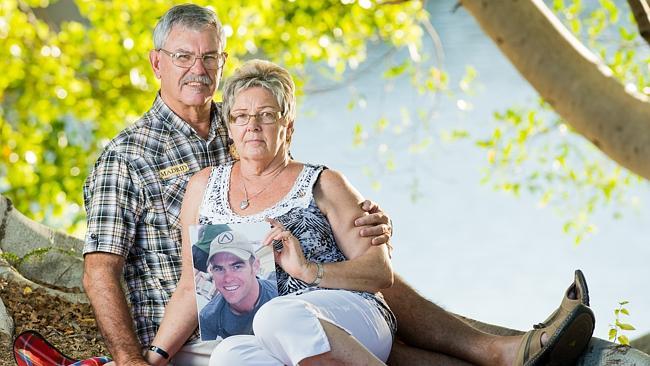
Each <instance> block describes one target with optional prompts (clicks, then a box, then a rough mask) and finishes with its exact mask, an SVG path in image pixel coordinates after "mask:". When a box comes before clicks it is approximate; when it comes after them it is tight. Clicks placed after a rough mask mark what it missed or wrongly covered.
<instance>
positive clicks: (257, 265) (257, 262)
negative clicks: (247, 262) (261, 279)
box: [253, 258, 260, 275]
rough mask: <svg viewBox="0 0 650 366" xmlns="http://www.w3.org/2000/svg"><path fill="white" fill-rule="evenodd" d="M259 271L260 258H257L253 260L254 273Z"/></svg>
mask: <svg viewBox="0 0 650 366" xmlns="http://www.w3.org/2000/svg"><path fill="white" fill-rule="evenodd" d="M259 271H260V260H259V259H257V258H255V261H253V273H255V274H256V275H257V274H258V272H259Z"/></svg>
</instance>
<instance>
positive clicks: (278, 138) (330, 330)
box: [154, 60, 395, 365]
mask: <svg viewBox="0 0 650 366" xmlns="http://www.w3.org/2000/svg"><path fill="white" fill-rule="evenodd" d="M295 104H296V101H295V94H294V83H293V80H292V79H291V76H290V75H289V73H288V72H287V71H286V70H284V69H283V68H281V67H279V66H276V65H274V64H272V63H270V62H266V61H260V60H254V61H249V62H247V63H246V64H245V65H243V66H242V67H241V68H240V69H238V70H237V71H236V73H235V75H234V76H232V77H231V78H230V79H229V80H228V81H227V82H226V84H225V85H224V92H223V108H222V113H223V116H224V120H225V121H227V122H228V130H229V133H230V136H231V137H232V139H233V141H234V144H233V145H234V146H233V148H234V150H235V151H234V154H235V155H236V156H237V157H238V160H237V161H236V162H235V163H233V164H229V165H220V166H216V167H212V168H208V169H204V170H203V171H201V172H199V173H197V174H195V175H194V176H193V177H192V178H191V180H190V182H189V183H188V186H187V190H186V193H185V197H184V200H183V206H182V210H181V223H182V225H183V228H184V230H183V273H182V275H181V280H180V282H179V286H178V290H177V291H176V292H175V293H174V295H173V297H172V299H171V301H170V303H169V305H168V307H167V309H166V314H165V320H164V321H163V323H162V325H161V328H160V331H159V332H158V334H157V335H156V339H155V340H154V344H156V345H159V346H161V347H164V348H166V349H167V351H168V352H170V353H172V352H174V351H175V350H178V349H179V348H180V347H181V345H182V343H183V342H184V341H185V340H186V339H187V336H189V334H188V333H191V331H192V330H193V329H194V328H196V323H197V320H196V308H195V306H188V305H189V304H191V303H192V301H193V297H191V296H192V295H191V294H192V290H191V289H192V286H193V283H192V278H193V276H192V272H191V268H192V265H191V253H190V251H191V249H190V243H189V240H188V235H187V227H188V226H190V225H193V224H197V223H199V224H223V223H247V222H260V221H264V220H267V221H269V222H271V224H272V225H273V227H274V228H273V230H271V231H270V233H269V235H268V237H267V239H266V244H267V245H271V243H273V242H275V244H276V245H277V244H278V243H280V242H281V243H282V249H281V250H278V251H276V252H275V253H276V263H277V264H278V265H279V267H280V268H278V269H277V277H278V290H279V291H278V292H279V294H280V297H278V298H275V299H273V300H271V301H270V302H268V303H267V304H265V305H263V306H262V308H261V309H260V310H259V311H258V312H257V314H256V316H255V320H254V322H253V331H254V333H255V335H254V336H244V335H239V336H231V337H228V338H226V339H225V340H224V341H222V342H221V343H220V344H219V345H218V346H217V348H216V349H215V350H214V352H213V354H212V356H211V359H210V364H214V365H244V364H250V365H267V364H268V365H295V364H298V363H300V364H301V365H308V364H313V363H319V362H337V361H339V362H340V361H345V362H350V363H352V364H359V365H361V364H363V365H372V364H382V361H383V362H385V361H386V360H387V359H388V354H389V353H390V349H391V345H392V342H393V336H394V333H395V317H394V315H393V313H392V312H391V310H390V309H389V307H388V305H387V304H386V303H385V301H384V299H383V298H382V297H381V295H380V294H379V293H378V291H379V290H380V289H382V288H386V287H389V286H391V284H392V282H393V273H392V269H391V265H390V260H389V254H388V250H389V249H388V247H387V246H385V245H380V246H373V245H371V243H370V238H368V239H367V238H363V237H360V236H359V235H358V228H355V227H354V226H353V223H354V219H355V218H357V217H360V216H362V215H363V211H362V210H361V208H360V203H361V202H362V201H363V199H362V198H361V195H360V194H359V193H358V192H357V191H356V190H355V189H354V188H353V187H352V186H351V185H350V184H349V183H348V182H347V181H346V180H345V178H344V177H343V176H342V175H341V174H340V173H338V172H336V171H333V170H329V169H326V168H325V167H323V166H317V165H311V164H304V163H300V162H298V161H295V160H292V159H291V158H290V156H289V145H290V142H291V136H292V134H293V131H294V126H293V123H294V120H295V114H296V110H295ZM188 297H191V298H190V299H189V300H188Z"/></svg>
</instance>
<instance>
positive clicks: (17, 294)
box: [0, 280, 108, 366]
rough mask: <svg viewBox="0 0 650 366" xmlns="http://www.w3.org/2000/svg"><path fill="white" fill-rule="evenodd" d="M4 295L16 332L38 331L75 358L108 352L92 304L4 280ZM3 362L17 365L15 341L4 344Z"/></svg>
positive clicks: (0, 294) (1, 293) (1, 349)
mask: <svg viewBox="0 0 650 366" xmlns="http://www.w3.org/2000/svg"><path fill="white" fill-rule="evenodd" d="M0 298H2V301H3V302H4V304H5V307H6V308H7V310H8V312H9V315H11V316H12V317H13V319H14V326H15V327H16V329H15V334H20V333H21V332H23V331H25V330H35V331H38V332H39V333H41V334H42V335H43V336H44V337H45V339H47V340H48V341H49V342H50V343H52V344H53V345H54V346H56V347H57V348H58V349H59V350H61V351H62V352H63V353H64V354H66V355H68V356H70V357H72V358H78V359H83V358H88V357H92V356H104V355H108V351H107V350H106V347H105V345H104V342H103V340H102V336H101V334H100V333H99V330H98V329H97V326H96V324H95V317H94V315H93V312H92V309H91V307H90V305H89V304H73V303H70V302H68V301H66V300H63V299H60V298H58V297H52V296H49V295H47V294H45V293H44V292H43V291H41V290H35V291H32V290H31V289H29V288H27V289H25V288H21V287H19V286H16V285H15V284H12V283H7V282H6V281H2V280H0ZM0 365H2V366H4V365H15V361H14V358H13V355H12V353H11V344H2V346H1V347H0Z"/></svg>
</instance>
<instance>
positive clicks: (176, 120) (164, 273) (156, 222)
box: [84, 95, 231, 346]
mask: <svg viewBox="0 0 650 366" xmlns="http://www.w3.org/2000/svg"><path fill="white" fill-rule="evenodd" d="M219 109H220V106H219V105H217V104H214V103H213V105H212V113H211V129H210V136H209V137H208V139H207V140H205V139H203V138H201V137H200V136H198V135H197V134H196V132H195V131H194V129H193V128H192V127H190V126H189V125H188V124H187V123H186V122H185V121H183V120H182V119H181V118H180V117H178V116H177V115H176V114H175V113H174V112H172V111H171V110H170V109H169V107H168V106H167V105H166V104H165V103H164V102H163V100H162V98H160V95H159V96H158V97H157V98H156V100H155V101H154V103H153V106H152V108H151V109H150V110H149V111H148V112H147V113H146V114H145V115H144V116H143V117H142V118H141V119H140V120H139V121H138V122H136V123H135V124H134V125H132V126H130V127H128V128H126V129H125V130H124V131H122V132H121V133H120V134H119V135H117V137H115V138H114V139H113V140H112V141H111V142H110V143H109V144H108V145H107V146H106V148H105V149H104V151H103V152H102V154H101V155H100V157H99V159H97V163H96V164H95V166H94V168H93V170H92V171H91V173H90V175H89V176H88V178H87V179H86V183H85V185H84V203H85V206H86V212H87V215H88V219H87V220H88V232H87V234H86V245H85V248H84V254H86V253H92V252H108V253H113V254H118V255H121V256H123V257H124V258H125V261H126V265H125V268H124V278H125V280H126V284H127V298H128V299H129V301H130V303H131V310H132V312H133V318H134V320H135V327H136V333H137V335H138V338H139V339H140V343H142V345H143V346H146V345H149V344H150V343H151V341H152V340H153V338H154V335H155V334H156V331H157V330H158V326H159V325H160V322H161V320H162V318H163V314H164V310H165V305H166V304H167V302H168V301H169V299H170V297H171V295H172V293H173V291H174V289H175V288H176V283H177V282H178V280H179V278H180V273H181V271H180V269H181V251H180V243H181V231H180V223H179V214H180V210H181V202H182V199H183V194H184V193H185V187H186V185H187V182H188V180H189V178H190V177H191V176H192V174H194V173H196V172H198V171H199V170H201V169H203V168H205V167H207V166H213V165H216V164H223V163H226V162H229V161H230V160H231V157H230V155H229V154H228V134H227V130H226V127H225V126H224V125H223V123H221V118H220V113H219Z"/></svg>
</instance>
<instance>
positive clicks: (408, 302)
mask: <svg viewBox="0 0 650 366" xmlns="http://www.w3.org/2000/svg"><path fill="white" fill-rule="evenodd" d="M382 293H383V294H384V298H385V299H386V302H388V305H389V306H390V308H391V309H392V310H393V312H394V313H395V316H396V317H397V327H398V329H397V337H398V338H399V339H400V340H402V341H404V342H405V343H406V344H407V345H408V346H411V347H416V348H419V349H420V351H422V350H425V351H429V352H432V353H441V354H444V355H447V356H452V357H455V358H457V359H458V361H460V360H464V361H467V362H469V363H472V364H476V365H510V364H512V362H513V361H514V357H515V355H516V353H517V348H518V347H519V344H520V342H521V339H522V338H521V336H512V337H503V336H495V335H491V334H487V333H484V332H481V331H479V330H477V329H475V328H473V327H471V326H470V325H468V324H467V323H465V322H463V321H462V320H460V319H458V318H456V317H455V316H454V315H452V314H451V313H449V312H447V311H445V310H444V309H442V308H441V307H439V306H437V305H436V304H434V303H432V302H431V301H429V300H427V299H425V298H424V297H422V296H421V295H420V294H418V293H417V292H416V291H415V290H414V289H413V288H412V287H410V286H409V285H408V284H406V283H405V282H404V280H403V279H402V278H401V277H399V276H395V282H394V284H393V286H392V287H391V288H388V289H384V290H382ZM400 348H401V349H398V350H396V352H394V353H391V364H395V365H399V363H400V362H403V364H406V363H407V362H408V360H407V357H418V359H419V360H420V361H423V363H424V362H428V361H427V360H429V359H431V360H433V359H435V358H433V357H442V356H443V355H435V354H434V355H430V354H427V352H424V353H423V352H407V351H405V349H404V348H403V347H400ZM420 357H421V358H420ZM432 362H433V361H432ZM410 364H414V363H413V361H411V363H410ZM458 364H459V365H462V364H463V363H458Z"/></svg>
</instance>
